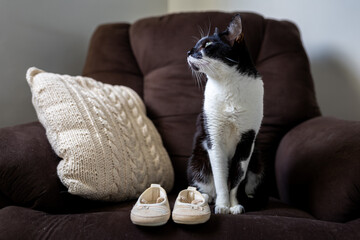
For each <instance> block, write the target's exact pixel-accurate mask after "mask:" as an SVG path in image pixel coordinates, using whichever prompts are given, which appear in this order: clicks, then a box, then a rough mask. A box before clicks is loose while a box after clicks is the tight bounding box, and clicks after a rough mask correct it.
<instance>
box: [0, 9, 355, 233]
mask: <svg viewBox="0 0 360 240" xmlns="http://www.w3.org/2000/svg"><path fill="white" fill-rule="evenodd" d="M232 15H233V14H230V13H221V12H203V13H181V14H172V15H166V16H162V17H153V18H147V19H143V20H139V21H137V22H135V23H134V24H127V23H121V24H107V25H102V26H100V27H99V28H98V29H97V30H96V31H95V33H94V35H93V37H92V40H91V44H90V48H89V52H88V57H87V61H86V64H85V67H84V70H83V75H85V76H88V77H92V78H94V79H96V80H98V81H102V82H105V83H110V84H117V85H126V86H129V87H131V88H133V89H134V90H135V91H136V92H137V93H139V95H140V96H142V98H143V100H144V102H145V104H146V107H147V113H148V116H149V117H150V119H151V120H152V121H153V122H154V124H155V126H156V127H157V129H158V131H159V132H160V134H161V136H162V139H163V142H164V145H165V147H166V149H167V151H168V153H169V155H170V158H171V160H172V163H173V166H174V170H175V187H174V189H173V191H172V192H170V193H168V195H169V199H170V202H171V204H173V203H174V200H175V198H176V196H177V194H178V192H179V190H181V189H184V188H186V187H187V182H186V163H187V159H188V157H189V156H190V153H191V146H192V139H193V135H194V132H195V121H196V117H197V114H198V113H199V112H200V110H201V105H202V99H203V93H202V91H201V89H199V88H198V87H197V86H196V84H195V81H194V80H193V79H192V77H191V72H190V70H189V69H188V66H187V63H186V52H187V50H188V49H190V48H191V47H192V45H193V44H194V42H193V38H192V36H198V35H199V33H198V32H199V30H198V26H200V27H202V26H203V27H205V26H206V25H208V22H209V19H210V21H211V25H212V26H217V27H219V28H220V29H224V28H225V27H226V26H227V24H228V23H229V21H230V20H231V17H232ZM241 16H242V21H243V25H244V30H243V31H244V33H245V41H246V43H247V45H248V47H249V50H250V53H251V55H252V57H253V59H254V62H255V63H256V66H257V69H258V70H259V72H260V74H261V75H262V76H263V80H264V87H265V99H264V120H263V124H262V127H261V131H260V133H259V136H258V146H259V150H260V154H261V157H262V158H264V160H265V161H266V163H267V169H266V185H265V186H266V188H267V189H268V192H269V194H270V196H271V197H270V200H269V202H268V204H267V206H266V207H265V208H264V209H262V210H259V211H253V212H247V213H245V214H242V215H215V214H213V215H212V216H211V218H210V220H209V221H208V222H207V223H205V224H202V225H196V226H183V225H177V224H175V223H174V222H173V221H172V220H170V221H169V222H168V223H167V224H166V225H164V226H162V227H154V228H146V227H138V226H135V225H133V224H132V223H131V221H130V218H129V214H130V210H131V208H132V206H133V204H134V202H135V201H129V202H120V203H104V202H96V201H90V200H86V199H82V198H80V197H77V196H73V195H70V194H69V193H68V192H67V191H66V188H65V187H64V186H63V185H62V184H61V182H60V180H59V179H58V177H57V175H56V166H57V164H58V162H59V158H58V157H57V156H56V155H55V153H54V152H53V151H52V149H51V146H50V144H49V143H48V141H47V138H46V135H45V130H44V128H43V127H42V126H41V124H40V123H38V122H34V123H29V124H25V125H19V126H14V127H8V128H3V129H0V239H39V238H44V239H141V238H146V239H199V238H206V239H232V238H244V239H360V122H350V121H344V120H338V119H334V118H328V117H322V116H320V115H321V114H320V111H319V107H318V105H317V102H316V98H315V93H314V86H313V80H312V76H311V73H310V67H309V62H308V58H307V55H306V53H305V51H304V48H303V45H302V43H301V40H300V34H299V31H298V29H297V28H296V26H295V25H294V24H292V23H290V22H287V21H276V20H272V19H265V18H263V17H262V16H260V15H257V14H253V13H241ZM40 67H41V66H40Z"/></svg>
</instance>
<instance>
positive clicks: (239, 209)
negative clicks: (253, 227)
mask: <svg viewBox="0 0 360 240" xmlns="http://www.w3.org/2000/svg"><path fill="white" fill-rule="evenodd" d="M244 212H245V208H244V207H243V206H241V205H240V204H238V205H235V206H233V207H231V208H230V213H231V214H235V215H236V214H241V213H244Z"/></svg>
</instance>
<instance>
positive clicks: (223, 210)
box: [215, 205, 230, 214]
mask: <svg viewBox="0 0 360 240" xmlns="http://www.w3.org/2000/svg"><path fill="white" fill-rule="evenodd" d="M229 213H230V208H229V207H228V206H224V205H215V214H229Z"/></svg>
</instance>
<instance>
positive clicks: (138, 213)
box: [130, 184, 170, 226]
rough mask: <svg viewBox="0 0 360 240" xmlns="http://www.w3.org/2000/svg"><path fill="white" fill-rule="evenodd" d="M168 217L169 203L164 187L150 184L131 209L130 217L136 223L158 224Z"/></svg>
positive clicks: (145, 224)
mask: <svg viewBox="0 0 360 240" xmlns="http://www.w3.org/2000/svg"><path fill="white" fill-rule="evenodd" d="M169 218H170V205H169V201H168V198H167V195H166V191H165V189H163V188H162V187H161V186H160V185H159V184H151V186H150V187H149V188H148V189H146V190H145V191H144V192H143V193H142V194H141V195H140V197H139V199H138V200H137V202H136V204H135V205H134V207H133V208H132V210H131V214H130V219H131V221H132V222H133V223H134V224H136V225H141V226H160V225H163V224H165V223H166V222H167V221H168V220H169Z"/></svg>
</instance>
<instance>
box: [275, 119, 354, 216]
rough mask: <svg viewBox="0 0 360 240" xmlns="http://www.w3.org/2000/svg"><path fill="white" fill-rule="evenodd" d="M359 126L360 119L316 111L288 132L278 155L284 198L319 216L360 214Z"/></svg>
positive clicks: (278, 169) (279, 179) (277, 165)
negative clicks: (313, 116) (315, 115)
mask: <svg viewBox="0 0 360 240" xmlns="http://www.w3.org/2000/svg"><path fill="white" fill-rule="evenodd" d="M359 132H360V123H359V122H355V121H353V122H351V121H343V120H338V119H334V118H325V117H318V118H314V119H311V120H309V121H306V122H304V123H302V124H300V125H299V126H297V127H296V128H294V129H292V130H291V131H290V132H289V133H287V134H286V136H285V137H284V139H283V140H282V141H281V144H280V146H279V149H278V153H277V161H276V171H277V174H276V176H277V182H278V187H279V191H280V196H281V198H282V199H283V200H284V201H285V202H287V203H291V204H293V205H294V206H297V207H299V208H301V209H304V210H306V211H308V212H311V213H312V214H313V215H314V216H315V217H316V218H318V219H322V220H326V221H335V222H347V221H349V220H353V219H356V218H358V217H359V216H360V204H359V203H360V191H359V190H360V177H359V173H360V144H359V143H360V135H359ZM305 149H306V150H305ZM330 149H331V150H330ZM334 153H336V154H334Z"/></svg>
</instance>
